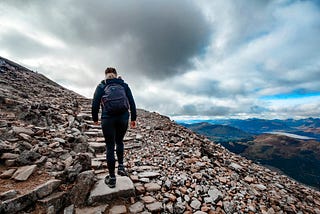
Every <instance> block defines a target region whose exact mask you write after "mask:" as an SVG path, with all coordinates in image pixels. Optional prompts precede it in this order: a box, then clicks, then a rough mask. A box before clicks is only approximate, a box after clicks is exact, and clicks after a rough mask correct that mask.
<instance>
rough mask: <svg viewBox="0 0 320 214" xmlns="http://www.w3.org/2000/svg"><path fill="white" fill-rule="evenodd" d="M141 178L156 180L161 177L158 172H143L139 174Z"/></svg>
mask: <svg viewBox="0 0 320 214" xmlns="http://www.w3.org/2000/svg"><path fill="white" fill-rule="evenodd" d="M138 176H139V178H155V177H158V176H160V173H158V172H142V173H139V174H138Z"/></svg>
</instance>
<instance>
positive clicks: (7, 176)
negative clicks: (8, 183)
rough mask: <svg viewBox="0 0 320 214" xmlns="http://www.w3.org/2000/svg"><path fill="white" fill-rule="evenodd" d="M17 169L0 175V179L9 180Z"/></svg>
mask: <svg viewBox="0 0 320 214" xmlns="http://www.w3.org/2000/svg"><path fill="white" fill-rule="evenodd" d="M16 170H17V169H8V170H6V171H4V172H3V173H2V174H1V175H0V178H3V179H5V178H11V177H12V175H13V173H14V172H15V171H16Z"/></svg>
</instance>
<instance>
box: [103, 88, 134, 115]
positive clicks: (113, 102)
mask: <svg viewBox="0 0 320 214" xmlns="http://www.w3.org/2000/svg"><path fill="white" fill-rule="evenodd" d="M101 103H102V106H103V108H104V111H106V113H107V114H109V115H118V114H122V113H124V112H126V111H128V109H129V101H128V97H127V95H126V91H125V88H124V87H123V86H122V85H120V84H117V83H111V84H108V85H106V87H105V88H104V95H103V96H102V98H101Z"/></svg>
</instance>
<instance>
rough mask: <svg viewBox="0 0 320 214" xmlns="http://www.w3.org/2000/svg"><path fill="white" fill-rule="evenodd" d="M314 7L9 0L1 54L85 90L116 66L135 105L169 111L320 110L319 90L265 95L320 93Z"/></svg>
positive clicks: (191, 0)
mask: <svg viewBox="0 0 320 214" xmlns="http://www.w3.org/2000/svg"><path fill="white" fill-rule="evenodd" d="M319 10H320V7H319V4H318V3H317V2H316V1H298V0H294V1H292V0H280V1H254V0H252V1H251V0H250V1H247V0H246V1H245V0H239V1H231V0H225V1H218V0H217V1H215V0H197V1H195V0H186V1H180V0H174V1H169V0H164V1H156V2H155V1H152V2H151V1H148V0H141V1H135V2H133V1H116V0H110V1H93V2H88V1H85V0H77V1H76V0H67V1H59V0H58V1H35V0H27V1H20V0H12V1H6V2H4V3H1V5H0V13H1V15H0V25H1V28H0V38H1V39H0V45H1V47H2V48H1V50H0V55H2V54H5V55H4V57H7V58H10V59H12V60H15V61H17V62H21V63H22V64H24V65H26V66H27V67H30V68H31V69H34V70H37V71H39V72H43V73H44V74H45V75H47V76H49V77H50V78H52V79H54V80H55V81H58V82H59V83H61V84H63V85H64V86H66V87H69V88H71V89H73V90H76V91H78V92H79V93H83V94H84V95H86V96H88V97H91V96H92V94H93V91H94V89H95V87H96V85H97V84H98V83H99V82H100V81H101V79H102V78H103V77H104V75H103V71H104V69H105V67H107V66H114V67H116V68H117V69H118V72H119V73H120V74H121V75H122V76H123V78H124V79H125V80H126V81H127V82H128V83H129V85H130V87H131V89H132V91H133V94H134V96H135V98H136V102H137V105H138V107H140V108H145V109H148V110H152V111H158V112H160V113H163V114H167V115H204V116H205V115H211V116H226V117H236V116H239V117H246V116H250V115H251V116H258V117H259V116H260V117H268V116H269V117H277V116H284V115H286V116H288V117H289V116H291V115H295V116H301V115H304V116H306V115H308V114H310V115H316V114H317V113H318V115H319V113H320V112H319V111H320V110H319V107H318V106H319V97H314V99H310V100H305V99H300V101H301V100H302V101H301V102H300V101H298V100H299V99H296V100H292V101H291V102H289V103H290V105H286V106H285V107H283V103H285V102H286V101H284V102H280V101H279V100H276V101H272V100H271V99H269V100H265V99H264V98H265V97H266V96H267V97H268V96H269V97H272V96H277V95H281V94H293V93H297V91H300V92H303V93H304V94H308V93H314V92H318V91H320V79H319V78H318V77H319V76H320V53H319V49H320V37H318V36H317V35H320V28H319V26H320V13H319ZM304 109H305V110H304ZM290 112H291V114H290ZM308 112H309V113H308Z"/></svg>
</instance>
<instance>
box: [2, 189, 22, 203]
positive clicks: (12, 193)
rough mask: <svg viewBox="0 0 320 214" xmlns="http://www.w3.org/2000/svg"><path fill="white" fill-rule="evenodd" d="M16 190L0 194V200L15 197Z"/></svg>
mask: <svg viewBox="0 0 320 214" xmlns="http://www.w3.org/2000/svg"><path fill="white" fill-rule="evenodd" d="M17 194H18V192H17V191H16V190H9V191H6V192H4V193H1V194H0V201H6V200H8V199H12V198H14V197H16V196H17Z"/></svg>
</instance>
